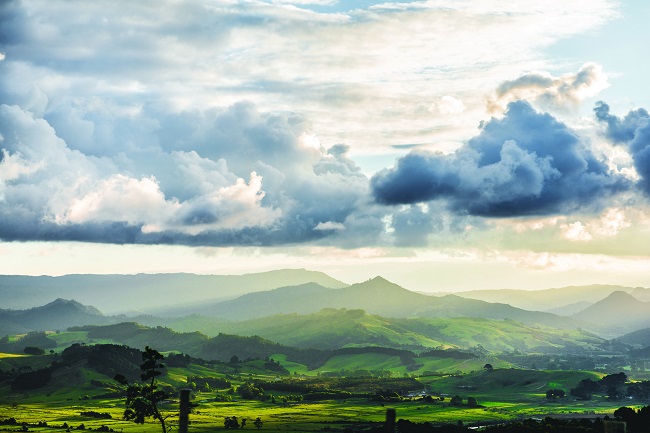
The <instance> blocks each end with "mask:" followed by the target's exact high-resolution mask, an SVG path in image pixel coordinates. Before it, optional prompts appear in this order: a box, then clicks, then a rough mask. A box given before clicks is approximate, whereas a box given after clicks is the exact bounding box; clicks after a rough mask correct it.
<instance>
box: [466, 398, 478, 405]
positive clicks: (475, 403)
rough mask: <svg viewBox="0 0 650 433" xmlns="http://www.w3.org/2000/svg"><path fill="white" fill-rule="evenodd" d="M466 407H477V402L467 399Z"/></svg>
mask: <svg viewBox="0 0 650 433" xmlns="http://www.w3.org/2000/svg"><path fill="white" fill-rule="evenodd" d="M467 407H478V401H477V400H476V399H475V398H474V397H467Z"/></svg>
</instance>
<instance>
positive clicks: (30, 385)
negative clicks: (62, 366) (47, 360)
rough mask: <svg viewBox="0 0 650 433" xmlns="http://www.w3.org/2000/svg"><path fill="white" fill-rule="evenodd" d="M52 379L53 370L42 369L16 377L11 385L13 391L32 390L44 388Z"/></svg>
mask: <svg viewBox="0 0 650 433" xmlns="http://www.w3.org/2000/svg"><path fill="white" fill-rule="evenodd" d="M51 378H52V368H51V367H48V368H42V369H40V370H36V371H29V372H27V373H22V374H19V375H18V376H16V379H14V381H13V382H12V383H11V389H12V390H13V391H22V390H30V389H36V388H42V387H44V386H45V385H47V384H48V383H49V381H50V379H51Z"/></svg>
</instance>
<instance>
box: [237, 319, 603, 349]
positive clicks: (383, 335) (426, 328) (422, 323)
mask: <svg viewBox="0 0 650 433" xmlns="http://www.w3.org/2000/svg"><path fill="white" fill-rule="evenodd" d="M225 332H229V333H233V334H239V335H260V336H262V337H264V338H268V339H270V340H272V341H277V342H279V343H281V344H285V345H289V346H297V347H319V348H339V347H351V346H360V345H378V346H379V345H381V346H386V347H411V348H414V347H417V346H420V347H438V346H443V347H456V348H470V347H475V346H477V345H482V346H483V347H484V348H486V349H488V350H490V351H512V350H520V351H536V350H542V351H553V350H554V349H556V348H562V347H569V348H571V350H575V349H588V350H591V349H593V348H594V347H595V346H597V345H598V344H600V343H602V342H603V340H602V339H601V338H599V337H597V336H594V335H593V334H590V333H587V332H584V331H580V330H559V329H554V328H547V327H531V326H525V325H522V324H521V323H518V322H515V321H512V320H489V319H480V318H466V317H461V318H448V319H443V318H417V319H390V318H385V317H381V316H377V315H371V314H366V313H364V312H363V311H362V310H345V309H341V310H334V309H326V310H322V311H320V312H318V313H314V314H307V315H297V314H285V315H276V316H271V317H266V318H262V319H253V320H248V321H244V322H238V323H231V324H230V325H228V326H227V327H226V330H225Z"/></svg>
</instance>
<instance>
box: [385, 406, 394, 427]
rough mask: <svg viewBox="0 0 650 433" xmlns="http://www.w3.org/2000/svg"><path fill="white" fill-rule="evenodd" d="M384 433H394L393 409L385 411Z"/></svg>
mask: <svg viewBox="0 0 650 433" xmlns="http://www.w3.org/2000/svg"><path fill="white" fill-rule="evenodd" d="M386 433H395V409H386Z"/></svg>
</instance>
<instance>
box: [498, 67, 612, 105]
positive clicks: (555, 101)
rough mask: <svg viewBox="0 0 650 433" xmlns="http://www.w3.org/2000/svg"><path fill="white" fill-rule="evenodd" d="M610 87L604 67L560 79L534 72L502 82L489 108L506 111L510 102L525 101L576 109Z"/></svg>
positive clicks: (584, 68)
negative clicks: (586, 99) (585, 100)
mask: <svg viewBox="0 0 650 433" xmlns="http://www.w3.org/2000/svg"><path fill="white" fill-rule="evenodd" d="M608 86H609V83H608V82H607V75H606V74H605V73H604V72H603V70H602V67H601V66H600V65H597V64H593V63H589V64H586V65H584V66H583V67H582V68H580V70H579V71H578V72H577V73H575V74H565V75H562V76H559V77H554V76H552V75H551V74H549V73H548V72H536V73H530V74H525V75H522V76H520V77H518V78H516V79H514V80H511V81H505V82H503V83H501V85H500V86H499V87H498V88H497V91H496V95H495V97H494V98H493V99H491V100H490V101H489V102H488V108H489V110H490V111H491V112H503V111H504V110H505V108H506V106H507V105H508V104H509V103H510V102H513V101H517V100H521V99H526V100H529V101H536V102H538V103H539V104H540V105H541V106H543V107H546V108H549V107H550V108H567V107H571V108H574V107H577V106H578V104H580V102H582V101H583V100H584V99H585V98H589V97H593V96H596V95H597V94H598V93H600V92H601V91H602V90H604V89H605V88H607V87H608Z"/></svg>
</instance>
